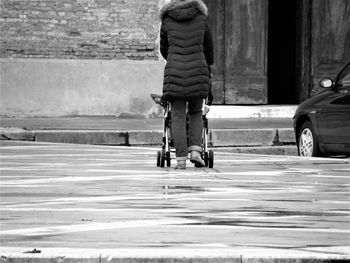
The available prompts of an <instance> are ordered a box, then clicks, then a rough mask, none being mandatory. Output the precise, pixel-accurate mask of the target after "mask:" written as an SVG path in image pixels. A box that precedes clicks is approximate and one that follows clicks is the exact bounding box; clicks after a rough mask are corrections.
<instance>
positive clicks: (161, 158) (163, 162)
mask: <svg viewBox="0 0 350 263" xmlns="http://www.w3.org/2000/svg"><path fill="white" fill-rule="evenodd" d="M164 165H165V150H164V149H162V151H161V153H160V167H164Z"/></svg>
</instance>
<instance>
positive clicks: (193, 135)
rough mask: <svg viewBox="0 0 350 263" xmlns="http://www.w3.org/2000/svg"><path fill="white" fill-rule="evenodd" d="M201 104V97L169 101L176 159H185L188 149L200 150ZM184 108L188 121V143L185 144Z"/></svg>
mask: <svg viewBox="0 0 350 263" xmlns="http://www.w3.org/2000/svg"><path fill="white" fill-rule="evenodd" d="M186 104H187V106H188V107H186ZM202 106H203V99H192V100H189V101H188V102H186V101H185V100H180V99H179V100H175V101H173V102H172V103H171V118H172V129H173V136H174V143H175V149H176V159H177V160H178V161H180V160H187V156H188V152H189V151H199V152H201V151H202V146H201V145H202V128H203V113H202ZM187 109H188V110H187ZM186 110H187V114H188V121H189V131H188V142H189V145H187V135H186ZM188 146H189V147H188Z"/></svg>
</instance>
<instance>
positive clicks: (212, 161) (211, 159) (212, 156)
mask: <svg viewBox="0 0 350 263" xmlns="http://www.w3.org/2000/svg"><path fill="white" fill-rule="evenodd" d="M208 161H209V168H213V167H214V152H213V151H212V150H210V151H209V156H208Z"/></svg>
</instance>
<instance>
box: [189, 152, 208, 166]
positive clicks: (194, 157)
mask: <svg viewBox="0 0 350 263" xmlns="http://www.w3.org/2000/svg"><path fill="white" fill-rule="evenodd" d="M190 161H191V163H194V165H195V167H205V162H204V161H203V159H202V157H201V154H200V153H199V152H198V151H192V152H191V158H190Z"/></svg>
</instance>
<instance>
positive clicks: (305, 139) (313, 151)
mask: <svg viewBox="0 0 350 263" xmlns="http://www.w3.org/2000/svg"><path fill="white" fill-rule="evenodd" d="M298 155H299V156H305V157H319V156H321V152H320V148H319V146H318V139H317V136H316V134H315V132H314V128H313V126H312V123H311V122H310V121H306V122H305V123H304V124H303V125H302V126H301V128H300V130H299V136H298Z"/></svg>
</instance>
